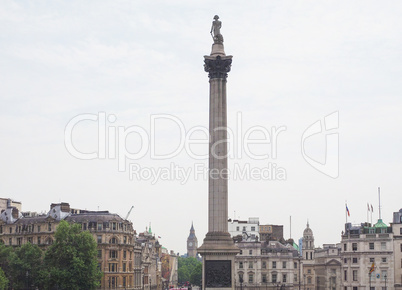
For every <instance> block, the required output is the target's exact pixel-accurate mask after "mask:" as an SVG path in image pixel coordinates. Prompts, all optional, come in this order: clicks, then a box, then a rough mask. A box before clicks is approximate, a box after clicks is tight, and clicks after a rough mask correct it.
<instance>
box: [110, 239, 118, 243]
mask: <svg viewBox="0 0 402 290" xmlns="http://www.w3.org/2000/svg"><path fill="white" fill-rule="evenodd" d="M109 244H117V239H116V238H111V239H110V241H109Z"/></svg>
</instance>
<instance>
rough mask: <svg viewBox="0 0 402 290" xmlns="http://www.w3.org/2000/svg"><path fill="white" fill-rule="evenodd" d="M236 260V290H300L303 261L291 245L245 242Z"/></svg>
mask: <svg viewBox="0 0 402 290" xmlns="http://www.w3.org/2000/svg"><path fill="white" fill-rule="evenodd" d="M236 245H237V246H238V247H239V249H240V253H239V254H238V255H237V256H236V259H235V271H236V273H235V277H236V288H238V289H240V287H242V288H244V289H246V288H247V289H249V288H250V289H279V288H280V289H299V288H298V287H299V286H300V273H301V268H300V267H301V261H300V259H299V254H298V251H297V250H296V249H295V248H294V247H293V246H292V245H290V244H286V245H284V244H281V243H280V242H278V241H269V242H257V241H254V242H253V241H242V242H237V243H236Z"/></svg>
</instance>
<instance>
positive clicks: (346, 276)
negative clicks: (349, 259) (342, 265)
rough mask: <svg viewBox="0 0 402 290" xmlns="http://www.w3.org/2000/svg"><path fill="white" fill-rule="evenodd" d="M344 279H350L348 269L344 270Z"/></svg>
mask: <svg viewBox="0 0 402 290" xmlns="http://www.w3.org/2000/svg"><path fill="white" fill-rule="evenodd" d="M343 280H345V281H348V271H347V270H345V271H343Z"/></svg>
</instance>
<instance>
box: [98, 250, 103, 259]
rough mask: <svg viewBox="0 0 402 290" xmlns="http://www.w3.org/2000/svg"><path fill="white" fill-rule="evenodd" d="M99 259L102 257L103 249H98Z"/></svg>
mask: <svg viewBox="0 0 402 290" xmlns="http://www.w3.org/2000/svg"><path fill="white" fill-rule="evenodd" d="M98 259H102V250H98Z"/></svg>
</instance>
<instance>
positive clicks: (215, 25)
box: [210, 15, 223, 43]
mask: <svg viewBox="0 0 402 290" xmlns="http://www.w3.org/2000/svg"><path fill="white" fill-rule="evenodd" d="M218 19H219V16H218V15H215V16H214V21H212V27H211V32H210V33H211V35H212V38H213V40H214V43H223V36H222V34H221V27H222V22H221V21H219V20H218Z"/></svg>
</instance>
